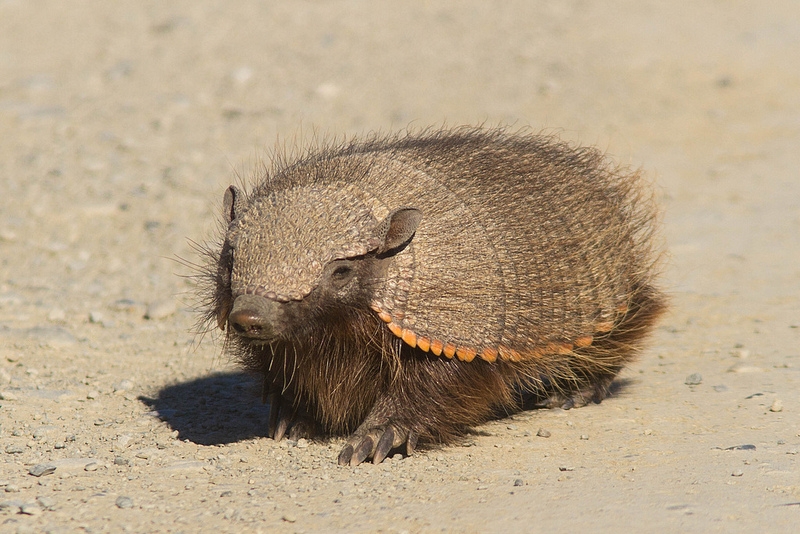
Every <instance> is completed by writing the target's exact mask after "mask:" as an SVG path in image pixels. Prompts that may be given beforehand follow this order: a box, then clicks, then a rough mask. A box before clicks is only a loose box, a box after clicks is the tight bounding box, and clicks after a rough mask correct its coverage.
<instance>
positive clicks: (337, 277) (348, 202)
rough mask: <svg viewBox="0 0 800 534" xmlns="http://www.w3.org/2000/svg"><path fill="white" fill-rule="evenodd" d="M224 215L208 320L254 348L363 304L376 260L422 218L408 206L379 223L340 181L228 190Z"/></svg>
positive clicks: (401, 243)
mask: <svg viewBox="0 0 800 534" xmlns="http://www.w3.org/2000/svg"><path fill="white" fill-rule="evenodd" d="M224 214H225V221H226V223H227V232H226V234H225V240H224V244H223V248H222V251H221V254H220V259H219V265H218V272H217V276H216V285H217V288H216V293H217V297H216V299H215V300H216V302H217V306H216V310H215V315H216V318H217V321H218V324H219V326H220V327H221V328H223V329H225V328H226V327H227V328H228V329H229V335H233V336H238V337H239V338H242V339H245V340H255V341H258V342H271V341H274V340H279V339H286V338H288V337H289V336H297V335H299V332H301V331H303V329H304V328H305V329H307V328H309V325H308V324H307V323H308V322H309V321H310V320H311V317H313V316H319V315H320V314H326V313H327V314H331V313H333V314H335V313H336V312H337V309H340V310H343V309H345V308H347V307H353V306H356V307H357V306H362V307H364V306H367V305H368V303H369V297H370V293H371V292H374V291H375V289H376V286H377V285H379V284H383V283H386V280H385V272H386V267H385V264H386V262H387V261H391V258H392V257H393V256H394V255H395V254H397V253H399V252H400V251H402V250H403V249H404V248H405V247H406V246H407V245H408V243H409V242H410V241H411V239H412V238H413V236H414V232H415V231H416V229H417V226H418V224H419V222H420V220H421V218H422V214H421V212H420V211H419V210H417V209H415V208H399V209H395V210H394V211H391V212H390V213H389V214H388V215H387V216H386V217H385V218H383V219H382V220H379V219H378V218H376V217H375V216H374V214H373V211H372V210H371V209H370V208H369V207H367V206H366V205H365V204H364V203H363V202H362V201H360V200H359V199H358V197H357V196H356V195H354V194H353V193H352V192H350V191H348V189H347V188H345V187H341V185H340V184H339V186H337V185H335V184H322V185H320V184H314V185H310V186H295V187H292V188H288V189H283V190H280V191H277V192H272V193H270V194H266V195H258V196H254V197H252V198H250V199H245V198H244V196H243V194H242V193H241V192H240V191H239V190H238V189H237V188H236V187H235V186H231V187H230V188H228V190H227V191H226V193H225V200H224ZM382 279H383V280H382ZM302 335H310V332H308V331H307V330H306V331H305V332H304V333H303V334H302Z"/></svg>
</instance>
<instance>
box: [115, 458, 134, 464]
mask: <svg viewBox="0 0 800 534" xmlns="http://www.w3.org/2000/svg"><path fill="white" fill-rule="evenodd" d="M130 464H131V462H130V461H129V460H128V459H127V458H123V457H122V456H117V457H116V458H114V465H130Z"/></svg>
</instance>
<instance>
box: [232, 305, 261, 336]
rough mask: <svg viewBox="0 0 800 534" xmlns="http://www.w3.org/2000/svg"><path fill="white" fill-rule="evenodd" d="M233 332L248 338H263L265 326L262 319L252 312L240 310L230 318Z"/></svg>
mask: <svg viewBox="0 0 800 534" xmlns="http://www.w3.org/2000/svg"><path fill="white" fill-rule="evenodd" d="M228 324H229V325H230V326H231V330H233V331H234V332H236V333H237V334H239V335H240V336H246V337H262V332H263V331H264V325H263V324H262V321H261V318H260V317H259V316H258V315H257V314H256V313H253V312H252V311H251V310H239V311H236V312H232V313H231V314H230V315H229V316H228Z"/></svg>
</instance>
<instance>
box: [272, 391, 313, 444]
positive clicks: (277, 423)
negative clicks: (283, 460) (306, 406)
mask: <svg viewBox="0 0 800 534" xmlns="http://www.w3.org/2000/svg"><path fill="white" fill-rule="evenodd" d="M267 402H269V436H270V437H271V438H272V439H274V440H275V441H280V440H282V439H283V438H284V437H288V438H289V439H290V440H293V441H297V440H298V439H300V438H313V437H314V436H316V435H317V433H318V428H317V423H316V422H315V421H314V419H313V418H312V417H311V416H310V415H308V414H307V413H306V411H305V410H303V409H301V408H298V407H297V406H295V405H294V403H293V402H292V401H291V400H289V399H286V398H284V397H282V396H281V395H280V394H279V393H270V394H269V395H268V396H267Z"/></svg>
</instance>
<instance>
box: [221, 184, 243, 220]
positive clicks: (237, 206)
mask: <svg viewBox="0 0 800 534" xmlns="http://www.w3.org/2000/svg"><path fill="white" fill-rule="evenodd" d="M243 200H244V195H242V191H241V189H239V188H238V187H236V186H235V185H232V186H230V187H229V188H228V189H227V190H226V191H225V197H224V198H223V199H222V214H223V216H224V217H225V223H226V224H230V223H231V221H233V220H234V219H235V218H236V216H237V215H241V213H242V201H243Z"/></svg>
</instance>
